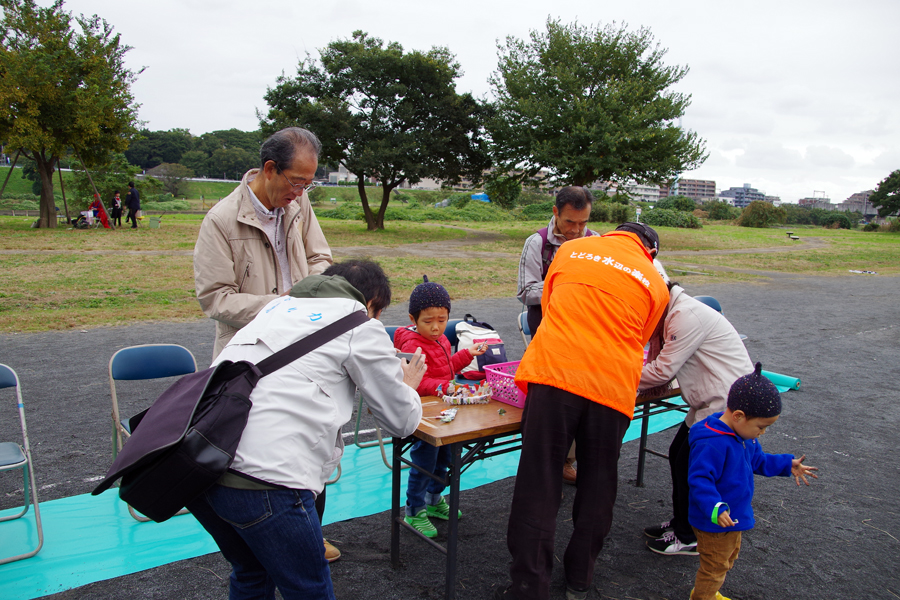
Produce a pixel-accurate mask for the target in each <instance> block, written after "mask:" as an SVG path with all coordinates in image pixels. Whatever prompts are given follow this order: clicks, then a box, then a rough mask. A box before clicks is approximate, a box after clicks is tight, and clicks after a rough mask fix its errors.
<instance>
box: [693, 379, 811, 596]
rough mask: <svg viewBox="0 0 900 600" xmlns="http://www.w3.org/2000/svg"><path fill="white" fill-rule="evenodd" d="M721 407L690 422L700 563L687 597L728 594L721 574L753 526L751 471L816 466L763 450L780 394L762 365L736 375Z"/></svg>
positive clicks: (802, 470)
mask: <svg viewBox="0 0 900 600" xmlns="http://www.w3.org/2000/svg"><path fill="white" fill-rule="evenodd" d="M727 407H728V408H727V409H726V410H725V412H724V413H716V414H713V415H710V416H709V417H707V418H706V419H704V420H702V421H700V422H698V423H696V424H695V425H694V426H693V427H691V432H690V436H689V439H690V444H691V454H690V457H691V458H690V468H689V470H688V485H689V486H690V509H689V513H688V520H689V521H690V523H691V527H693V529H694V532H695V533H696V534H697V550H698V551H699V552H700V568H699V569H698V571H697V578H696V580H695V583H694V589H693V590H692V591H691V600H728V599H727V598H725V597H724V596H722V595H721V594H720V593H719V588H721V587H722V583H724V582H725V575H726V574H727V573H728V571H729V570H730V569H731V567H732V566H734V561H735V560H736V559H737V557H738V552H739V551H740V549H741V532H742V531H746V530H749V529H753V524H754V519H753V506H752V505H751V502H752V500H753V475H754V474H756V475H765V476H766V477H773V476H776V475H779V476H783V477H787V476H788V475H793V476H794V477H795V478H796V480H797V485H800V480H801V479H803V482H804V483H805V484H806V485H809V481H807V479H806V476H807V475H809V476H810V477H816V478H817V476H816V475H815V474H814V473H813V471H816V470H818V469H816V467H809V466H806V465H804V464H803V460H804V459H805V458H806V456H801V457H800V458H794V456H793V455H792V454H766V453H765V452H763V450H762V446H760V444H759V441H758V440H757V438H758V437H759V436H761V435H762V434H764V433H765V432H766V428H767V427H769V426H770V425H772V424H773V423H775V421H777V420H778V416H779V415H780V414H781V395H780V394H779V393H778V389H777V388H776V387H775V386H774V385H773V384H772V382H771V381H769V380H768V379H767V378H766V377H765V376H763V374H762V365H761V364H760V363H756V369H755V370H754V372H753V373H751V374H749V375H744V376H743V377H741V378H739V379H738V380H737V381H735V382H734V384H733V385H732V386H731V389H730V390H729V392H728V404H727Z"/></svg>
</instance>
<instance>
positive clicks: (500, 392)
mask: <svg viewBox="0 0 900 600" xmlns="http://www.w3.org/2000/svg"><path fill="white" fill-rule="evenodd" d="M517 368H519V361H517V360H516V361H513V362H506V363H498V364H496V365H487V366H485V367H484V373H485V376H486V378H487V382H488V383H489V384H490V385H491V388H492V389H493V390H494V393H493V394H492V395H491V398H493V399H494V400H496V401H497V402H503V403H504V404H509V405H511V406H517V407H519V408H523V407H524V406H525V394H523V393H522V390H520V389H519V387H518V386H517V385H516V382H515V381H514V379H515V376H516V369H517Z"/></svg>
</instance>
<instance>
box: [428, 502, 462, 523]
mask: <svg viewBox="0 0 900 600" xmlns="http://www.w3.org/2000/svg"><path fill="white" fill-rule="evenodd" d="M425 510H427V511H428V516H429V517H434V518H435V519H441V520H443V521H448V520H449V519H450V505H449V504H447V500H446V499H445V498H444V497H443V496H441V501H440V502H438V503H437V504H428V505H427V506H425ZM456 518H457V519H462V511H458V512H457V517H456Z"/></svg>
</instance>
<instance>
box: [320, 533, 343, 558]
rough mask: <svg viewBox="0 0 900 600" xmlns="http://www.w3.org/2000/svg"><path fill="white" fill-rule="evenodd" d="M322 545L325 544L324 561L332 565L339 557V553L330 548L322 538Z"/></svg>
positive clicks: (327, 542) (328, 543) (329, 544)
mask: <svg viewBox="0 0 900 600" xmlns="http://www.w3.org/2000/svg"><path fill="white" fill-rule="evenodd" d="M322 543H324V544H325V560H327V561H328V562H330V563H333V562H334V561H336V560H337V559H339V558H340V557H341V551H340V550H338V549H337V548H335V547H334V546H332V545H331V543H330V542H329V541H328V540H326V539H325V538H322Z"/></svg>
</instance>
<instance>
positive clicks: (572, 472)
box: [563, 462, 578, 485]
mask: <svg viewBox="0 0 900 600" xmlns="http://www.w3.org/2000/svg"><path fill="white" fill-rule="evenodd" d="M577 476H578V471H577V470H576V469H575V465H573V464H572V463H569V462H567V463H566V464H565V466H564V467H563V482H564V483H568V484H569V485H575V479H576V477H577Z"/></svg>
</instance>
